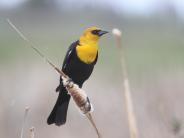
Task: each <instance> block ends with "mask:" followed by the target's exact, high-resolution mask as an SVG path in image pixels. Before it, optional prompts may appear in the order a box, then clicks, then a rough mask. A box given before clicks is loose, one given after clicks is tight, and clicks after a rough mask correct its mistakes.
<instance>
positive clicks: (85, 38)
mask: <svg viewBox="0 0 184 138" xmlns="http://www.w3.org/2000/svg"><path fill="white" fill-rule="evenodd" d="M96 29H98V28H96V27H91V28H88V29H86V30H85V31H84V33H83V34H82V35H81V37H80V40H79V45H77V47H76V51H77V56H78V57H79V59H80V60H81V61H83V62H84V63H86V64H90V63H92V62H94V61H95V59H96V56H97V52H98V40H99V36H97V35H94V34H92V33H91V31H92V30H96Z"/></svg>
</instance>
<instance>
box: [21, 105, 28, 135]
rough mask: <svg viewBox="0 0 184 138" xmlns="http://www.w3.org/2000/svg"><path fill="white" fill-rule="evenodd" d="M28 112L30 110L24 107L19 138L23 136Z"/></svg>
mask: <svg viewBox="0 0 184 138" xmlns="http://www.w3.org/2000/svg"><path fill="white" fill-rule="evenodd" d="M29 110H30V108H29V107H26V108H25V111H24V119H23V123H22V129H21V133H20V138H23V136H24V128H25V124H26V119H27V116H28V112H29Z"/></svg>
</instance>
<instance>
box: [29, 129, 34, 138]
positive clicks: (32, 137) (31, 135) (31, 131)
mask: <svg viewBox="0 0 184 138" xmlns="http://www.w3.org/2000/svg"><path fill="white" fill-rule="evenodd" d="M29 131H30V138H34V137H35V128H34V127H31V128H30V129H29Z"/></svg>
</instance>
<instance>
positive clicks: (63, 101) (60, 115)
mask: <svg viewBox="0 0 184 138" xmlns="http://www.w3.org/2000/svg"><path fill="white" fill-rule="evenodd" d="M59 89H60V90H59V96H58V99H57V102H56V104H55V106H54V108H53V110H52V112H51V114H50V115H49V117H48V119H47V123H48V124H49V125H50V124H53V123H55V124H56V125H57V126H60V125H63V124H65V122H66V117H67V110H68V104H69V101H70V95H68V92H67V90H66V89H65V88H64V87H63V86H62V87H61V86H60V88H59Z"/></svg>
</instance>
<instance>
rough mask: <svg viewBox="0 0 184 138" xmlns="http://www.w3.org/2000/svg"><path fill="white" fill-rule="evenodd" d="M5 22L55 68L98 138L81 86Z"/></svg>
mask: <svg viewBox="0 0 184 138" xmlns="http://www.w3.org/2000/svg"><path fill="white" fill-rule="evenodd" d="M7 22H8V24H9V25H10V26H11V27H12V28H13V29H14V30H15V31H16V32H17V33H18V34H19V36H20V37H21V38H22V39H23V40H24V41H26V42H27V43H28V44H29V45H28V46H29V47H30V48H32V49H33V50H34V51H35V52H36V53H37V54H38V55H39V56H40V57H42V58H43V59H44V60H45V61H46V62H47V63H48V64H49V65H50V66H51V67H52V68H54V70H56V71H57V72H58V73H59V74H60V76H61V77H62V79H63V84H64V86H65V88H66V89H67V91H68V93H69V94H70V95H71V97H72V98H73V100H74V102H75V103H76V105H77V107H78V108H79V109H80V111H81V112H82V113H83V114H85V115H86V117H87V118H88V119H89V121H90V123H91V124H92V126H93V127H94V129H95V131H96V133H97V135H98V138H100V134H99V131H98V129H97V127H96V124H95V121H94V120H93V118H92V115H91V112H92V110H93V107H92V105H91V103H90V101H89V98H88V97H87V94H86V92H85V91H84V90H82V89H81V88H79V86H78V85H77V84H75V83H74V82H73V81H72V80H71V79H70V78H69V77H68V76H67V75H66V74H65V73H64V72H63V71H62V70H60V69H59V68H58V67H56V66H55V65H54V64H53V63H52V62H51V61H50V60H49V59H48V58H46V57H45V55H44V54H42V53H41V52H40V51H39V50H38V49H37V48H36V47H35V44H34V43H33V42H31V41H30V40H29V39H28V38H27V37H26V36H25V35H24V34H23V33H22V32H21V31H20V30H19V29H18V28H17V27H16V26H15V25H14V24H13V23H12V22H11V21H10V20H9V19H7ZM21 138H23V137H21Z"/></svg>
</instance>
